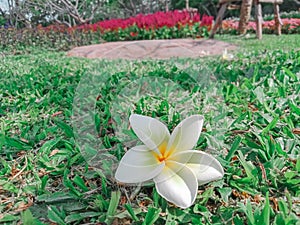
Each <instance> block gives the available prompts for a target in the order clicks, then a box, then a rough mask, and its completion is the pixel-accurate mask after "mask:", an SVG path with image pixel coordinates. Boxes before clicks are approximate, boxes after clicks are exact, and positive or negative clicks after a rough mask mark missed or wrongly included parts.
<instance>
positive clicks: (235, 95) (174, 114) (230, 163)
mask: <svg viewBox="0 0 300 225" xmlns="http://www.w3.org/2000/svg"><path fill="white" fill-rule="evenodd" d="M297 38H298V39H299V35H291V36H282V37H276V36H268V35H264V39H263V41H262V42H260V41H257V40H252V39H240V38H236V37H230V36H226V37H222V40H227V41H229V40H230V41H232V42H234V43H237V44H238V45H240V46H242V48H241V51H239V53H237V54H236V56H235V58H234V59H233V61H222V60H221V59H220V57H212V58H203V59H194V60H187V59H181V60H179V59H177V60H168V61H151V60H147V61H135V62H129V61H122V60H119V61H113V62H109V61H101V60H87V59H77V58H68V57H66V56H65V53H63V52H62V53H50V52H41V51H36V52H35V54H31V55H20V56H7V57H2V58H0V79H1V80H0V90H1V92H0V99H1V105H0V129H1V131H0V155H1V157H0V161H1V163H0V201H1V203H0V223H3V224H17V223H18V221H21V222H22V223H23V224H49V223H50V222H54V223H57V224H84V223H91V224H97V223H101V222H105V223H112V222H115V223H119V224H125V223H126V222H128V221H129V222H130V223H132V224H153V223H154V224H214V225H217V224H237V225H238V224H253V225H257V224H276V225H283V224H286V225H287V224H300V222H299V213H300V207H299V196H300V188H299V184H300V183H299V180H300V177H299V172H300V157H299V153H300V136H299V129H300V108H299V106H300V85H299V84H300V73H299V71H300V51H295V49H297V43H296V40H297ZM271 43H273V44H272V45H271ZM286 43H289V44H286ZM141 78H144V79H146V80H147V81H150V82H148V83H149V85H150V86H146V87H145V88H146V92H145V93H147V94H148V95H145V96H143V97H141V98H138V99H134V93H135V91H136V89H137V88H136V87H137V86H138V85H139V83H134V82H135V81H137V80H140V79H141ZM155 79H156V80H158V81H162V82H159V84H158V87H159V88H160V89H159V90H162V89H163V90H164V89H167V90H168V91H165V92H160V91H158V92H157V93H152V94H151V93H150V92H148V91H147V90H148V89H147V88H149V90H150V87H151V82H152V81H153V83H152V85H156V83H155V82H154V80H155ZM166 79H168V80H166ZM164 82H165V83H168V84H170V85H169V86H168V88H166V87H165V86H163V85H164ZM159 85H162V86H159ZM155 87H157V85H156V86H155ZM129 90H131V91H132V92H131V95H128V91H129ZM151 90H152V89H151ZM172 94H177V95H176V97H173V96H174V95H172ZM128 96H129V98H127V99H126V97H128ZM124 99H126V101H125V100H124ZM89 104H94V105H95V109H92V110H91V111H89V115H91V117H90V118H92V119H93V122H94V124H93V126H92V127H93V128H95V129H91V130H88V131H89V132H90V133H88V132H85V131H82V130H81V128H82V129H85V128H86V127H87V125H86V122H89V121H88V120H87V121H86V120H83V121H82V120H80V121H79V122H78V121H77V122H74V116H72V113H73V112H81V111H77V110H78V109H80V110H85V107H86V106H88V105H89ZM182 107H186V108H188V111H187V112H182V111H181V110H182ZM133 112H135V113H139V114H144V115H149V116H156V117H159V118H160V119H161V120H162V121H164V122H165V123H166V124H167V125H168V127H169V129H173V128H174V126H176V124H178V122H179V121H180V120H181V119H183V118H184V116H183V115H187V114H196V113H198V114H202V115H204V116H205V124H204V128H205V129H204V130H203V132H202V134H201V137H200V139H199V141H198V144H197V146H196V149H200V150H203V151H206V152H210V153H211V154H213V155H214V156H216V157H217V158H218V159H219V161H220V162H221V164H222V165H223V167H224V170H225V176H224V178H223V179H222V180H219V181H216V182H212V183H209V184H207V185H204V186H200V187H199V195H198V196H197V200H196V203H195V205H194V206H192V207H191V208H188V209H185V210H181V209H179V208H176V207H175V206H173V205H171V204H168V203H167V202H166V201H165V200H164V199H162V198H161V197H160V196H159V195H158V194H157V192H156V191H155V189H154V188H153V186H151V185H150V186H143V187H141V189H140V190H139V188H136V187H132V186H124V185H121V184H118V183H117V182H116V181H115V180H114V179H113V178H112V177H111V176H109V175H107V176H103V173H106V172H109V171H107V170H105V169H103V166H104V165H105V164H104V162H103V160H101V159H99V160H95V161H93V162H91V161H90V162H89V163H87V161H86V159H87V158H88V159H89V157H88V156H87V153H88V152H87V151H83V147H82V143H83V142H88V143H90V144H91V146H92V147H91V148H90V149H88V150H89V151H90V152H94V151H97V150H100V149H101V150H104V149H107V151H108V152H109V153H111V154H113V155H115V156H116V158H118V159H120V158H121V157H122V155H123V154H124V151H125V146H124V142H125V141H127V140H132V138H134V135H133V133H132V132H130V131H129V130H128V124H126V123H124V122H123V123H122V120H120V117H119V116H118V115H121V114H122V115H124V116H125V117H128V116H129V115H130V113H133ZM88 119H89V118H88ZM125 122H126V121H125ZM78 134H79V136H78ZM89 134H91V135H89ZM91 165H93V166H91ZM99 168H102V169H99ZM130 196H132V197H130Z"/></svg>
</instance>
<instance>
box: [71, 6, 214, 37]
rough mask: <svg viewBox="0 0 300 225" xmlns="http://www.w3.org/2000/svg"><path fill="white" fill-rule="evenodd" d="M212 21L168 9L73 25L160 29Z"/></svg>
mask: <svg viewBox="0 0 300 225" xmlns="http://www.w3.org/2000/svg"><path fill="white" fill-rule="evenodd" d="M212 22H213V17H211V16H206V15H204V16H203V17H202V20H200V14H195V15H193V16H191V15H190V13H189V12H187V11H185V10H184V11H178V10H175V11H169V12H156V13H154V14H149V15H143V14H139V15H137V16H135V17H130V18H127V19H112V20H106V21H100V22H97V23H94V24H87V25H81V26H77V27H75V29H83V30H92V31H97V30H100V31H102V32H105V31H108V30H109V31H116V30H118V29H120V28H121V29H126V28H129V27H132V26H136V27H137V28H138V29H146V30H149V29H160V28H162V27H168V28H172V27H175V26H179V27H180V26H185V25H193V24H195V23H199V24H200V25H201V26H207V27H210V26H211V25H212Z"/></svg>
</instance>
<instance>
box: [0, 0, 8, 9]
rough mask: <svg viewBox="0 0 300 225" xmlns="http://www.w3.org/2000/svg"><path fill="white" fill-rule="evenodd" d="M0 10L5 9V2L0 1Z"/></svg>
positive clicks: (3, 0)
mask: <svg viewBox="0 0 300 225" xmlns="http://www.w3.org/2000/svg"><path fill="white" fill-rule="evenodd" d="M0 8H1V9H4V10H6V9H7V1H5V0H0Z"/></svg>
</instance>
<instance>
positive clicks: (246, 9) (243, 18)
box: [238, 0, 253, 34]
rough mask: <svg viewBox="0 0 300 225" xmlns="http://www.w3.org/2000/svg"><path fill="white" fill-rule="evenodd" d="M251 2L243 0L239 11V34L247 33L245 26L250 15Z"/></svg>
mask: <svg viewBox="0 0 300 225" xmlns="http://www.w3.org/2000/svg"><path fill="white" fill-rule="evenodd" d="M252 2H253V0H243V1H242V6H241V11H240V22H239V28H238V30H239V33H240V34H245V33H246V32H247V26H248V22H249V19H250V15H251V9H252Z"/></svg>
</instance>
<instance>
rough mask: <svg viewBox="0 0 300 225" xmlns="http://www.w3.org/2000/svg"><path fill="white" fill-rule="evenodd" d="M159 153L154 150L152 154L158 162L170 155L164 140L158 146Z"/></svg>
mask: <svg viewBox="0 0 300 225" xmlns="http://www.w3.org/2000/svg"><path fill="white" fill-rule="evenodd" d="M158 150H159V153H157V152H154V151H153V153H154V156H155V157H156V159H157V161H158V162H163V161H166V160H167V159H168V157H169V156H170V155H172V151H170V150H169V151H167V143H166V142H164V143H162V144H161V145H160V146H158Z"/></svg>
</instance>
